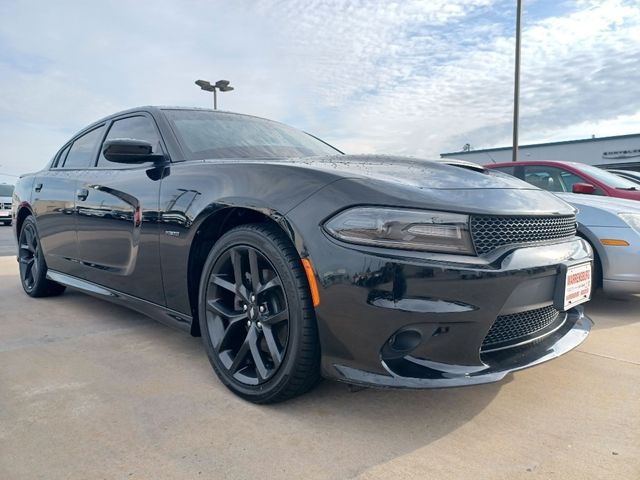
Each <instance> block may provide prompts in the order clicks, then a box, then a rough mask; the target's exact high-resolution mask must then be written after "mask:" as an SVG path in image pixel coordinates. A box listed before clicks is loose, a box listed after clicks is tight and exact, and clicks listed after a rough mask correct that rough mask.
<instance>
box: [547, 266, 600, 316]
mask: <svg viewBox="0 0 640 480" xmlns="http://www.w3.org/2000/svg"><path fill="white" fill-rule="evenodd" d="M592 281H593V265H592V262H582V263H576V264H572V265H567V264H561V265H560V272H559V274H558V278H557V280H556V292H555V297H554V299H553V304H554V306H555V308H556V309H557V310H560V311H561V312H566V311H567V310H570V309H571V308H573V307H575V306H576V305H580V304H581V303H584V302H587V301H589V299H590V298H591V282H592Z"/></svg>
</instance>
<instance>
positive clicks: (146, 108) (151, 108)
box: [70, 105, 280, 139]
mask: <svg viewBox="0 0 640 480" xmlns="http://www.w3.org/2000/svg"><path fill="white" fill-rule="evenodd" d="M164 110H190V111H196V112H213V113H218V114H229V115H238V116H241V117H248V118H257V119H260V120H264V121H267V122H273V123H280V122H278V121H276V120H271V119H269V118H263V117H258V116H255V115H247V114H245V113H238V112H230V111H227V110H213V109H211V108H202V107H181V106H170V105H143V106H140V107H133V108H128V109H126V110H121V111H119V112H116V113H112V114H110V115H107V116H105V117H102V118H100V119H99V120H96V121H95V122H91V123H90V124H89V125H87V126H85V127H83V128H82V129H80V130H78V131H77V132H76V133H74V134H73V135H72V136H71V137H70V139H72V138H75V137H77V136H78V135H80V134H82V133H83V132H86V131H88V130H91V129H93V128H95V127H96V126H97V125H100V124H101V123H105V122H108V121H109V120H111V119H112V118H114V117H120V116H122V115H127V114H129V113H139V112H149V113H156V114H160V113H161V112H162V111H164Z"/></svg>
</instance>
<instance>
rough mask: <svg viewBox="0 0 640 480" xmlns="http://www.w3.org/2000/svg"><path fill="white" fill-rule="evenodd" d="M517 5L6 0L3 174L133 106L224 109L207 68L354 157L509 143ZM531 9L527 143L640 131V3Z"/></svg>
mask: <svg viewBox="0 0 640 480" xmlns="http://www.w3.org/2000/svg"><path fill="white" fill-rule="evenodd" d="M515 3H516V1H515V0H508V1H504V0H428V1H427V0H425V1H410V0H403V1H397V2H390V1H378V2H375V1H353V2H349V1H316V0H290V1H287V0H283V1H275V0H274V1H255V2H253V1H234V2H231V1H219V2H215V1H163V0H154V1H153V2H150V1H140V2H130V1H123V2H117V1H108V0H106V1H102V2H87V1H82V2H81V1H77V2H69V1H64V0H57V1H55V2H52V1H39V2H37V1H36V2H34V1H29V2H27V1H23V2H21V1H9V0H7V1H2V2H0V19H1V20H0V141H1V142H2V149H0V151H1V152H2V155H1V156H0V165H2V166H1V167H0V172H3V173H5V174H6V173H10V174H18V173H21V172H25V171H30V170H35V169H38V168H40V167H41V166H43V165H44V164H45V163H46V162H47V161H48V160H49V158H50V157H51V156H52V155H53V154H54V153H55V151H56V150H57V149H58V148H59V147H60V146H61V145H62V143H64V142H65V141H66V140H67V139H68V138H69V137H70V136H71V135H72V134H73V133H74V132H76V131H77V130H79V129H80V128H82V127H83V126H85V125H86V124H88V123H90V122H92V121H94V120H97V119H98V118H100V117H102V116H104V115H108V114H110V113H113V112H116V111H118V110H122V109H125V108H130V107H133V106H138V105H148V104H156V105H157V104H160V105H187V106H200V107H208V106H210V105H211V103H212V99H211V97H210V94H208V93H205V92H203V91H201V90H199V89H198V87H196V86H195V85H194V83H193V82H194V80H196V79H198V78H204V79H208V80H212V81H215V80H218V79H228V80H230V81H231V82H232V85H234V86H235V88H236V90H235V91H233V92H231V93H225V94H222V95H220V96H219V104H220V106H221V107H222V108H223V109H225V110H232V111H237V112H242V113H250V114H254V115H259V116H264V117H268V118H272V119H275V120H279V121H283V122H286V123H289V124H291V125H293V126H296V127H298V128H302V129H304V130H307V131H309V132H311V133H314V134H315V135H317V136H320V137H322V138H324V139H325V140H327V141H329V142H330V143H333V144H335V145H336V146H338V147H339V148H341V149H343V150H345V151H346V152H348V153H370V152H378V153H388V154H403V155H411V156H418V157H425V158H429V157H431V158H437V157H438V156H439V153H441V152H445V151H453V150H460V149H461V148H462V146H463V145H464V144H465V143H470V144H471V145H472V146H473V147H474V148H483V147H494V146H505V145H508V144H509V142H510V131H511V116H512V98H513V56H514V52H513V49H514V29H515V28H514V23H515ZM524 3H525V15H524V33H523V52H522V97H521V101H522V104H521V143H532V142H543V141H552V140H567V139H575V138H584V137H589V136H591V135H592V134H595V135H597V136H605V135H618V134H627V133H640V1H639V0H629V1H624V0H579V1H559V0H524ZM2 180H10V177H0V181H2Z"/></svg>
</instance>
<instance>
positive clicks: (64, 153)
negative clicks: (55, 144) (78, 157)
mask: <svg viewBox="0 0 640 480" xmlns="http://www.w3.org/2000/svg"><path fill="white" fill-rule="evenodd" d="M70 148H71V145H68V146H67V148H65V149H64V150H62V151H61V152H60V155H58V158H56V161H55V164H54V167H61V166H62V165H64V160H65V158H67V153H69V149H70Z"/></svg>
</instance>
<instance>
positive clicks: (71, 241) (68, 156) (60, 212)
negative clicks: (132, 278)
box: [31, 124, 105, 274]
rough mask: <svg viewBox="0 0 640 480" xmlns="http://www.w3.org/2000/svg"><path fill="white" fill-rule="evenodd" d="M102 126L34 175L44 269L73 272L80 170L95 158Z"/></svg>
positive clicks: (69, 146)
mask: <svg viewBox="0 0 640 480" xmlns="http://www.w3.org/2000/svg"><path fill="white" fill-rule="evenodd" d="M104 130H105V125H104V124H103V125H98V126H96V127H95V128H93V129H91V130H89V131H88V132H85V133H83V134H82V135H80V136H78V137H77V138H75V139H74V140H72V141H71V142H69V144H68V145H66V146H65V147H64V148H63V149H62V150H60V152H59V153H58V155H57V156H56V158H55V160H54V161H53V163H52V165H51V167H50V168H49V169H48V170H45V171H43V172H40V173H38V174H36V176H35V180H34V182H33V192H32V196H31V205H32V208H33V211H34V214H35V216H36V221H37V227H38V236H39V238H40V245H41V247H42V251H43V252H44V255H45V258H46V261H47V266H48V267H49V268H50V269H52V270H57V271H60V272H64V273H71V274H73V273H75V270H76V269H77V265H78V264H77V260H78V242H77V235H76V216H75V215H74V213H75V212H74V210H75V202H76V190H77V183H78V171H79V169H82V168H86V167H87V166H88V165H89V164H90V163H91V162H92V160H93V158H95V154H96V152H97V148H98V145H99V143H100V140H101V139H102V136H103V135H104Z"/></svg>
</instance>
